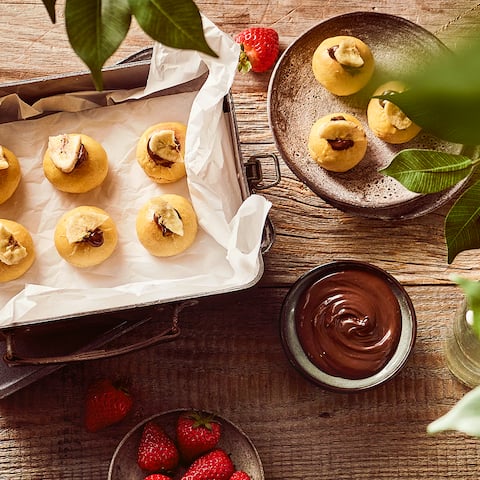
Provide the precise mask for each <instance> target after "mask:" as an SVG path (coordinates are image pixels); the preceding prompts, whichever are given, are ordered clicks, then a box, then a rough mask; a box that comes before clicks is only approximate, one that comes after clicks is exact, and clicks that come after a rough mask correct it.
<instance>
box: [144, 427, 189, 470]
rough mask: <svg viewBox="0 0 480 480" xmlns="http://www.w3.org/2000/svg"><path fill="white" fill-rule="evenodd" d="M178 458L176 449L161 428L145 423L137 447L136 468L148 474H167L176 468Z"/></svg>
mask: <svg viewBox="0 0 480 480" xmlns="http://www.w3.org/2000/svg"><path fill="white" fill-rule="evenodd" d="M179 457H180V455H179V453H178V450H177V447H176V446H175V444H174V443H173V440H172V439H171V438H170V437H169V436H168V435H167V434H166V433H165V432H164V430H163V428H162V427H160V425H157V424H156V423H154V422H147V423H146V424H145V426H144V427H143V432H142V437H141V439H140V445H139V447H138V455H137V463H138V466H139V467H140V468H141V469H142V470H146V471H148V472H155V471H158V470H161V471H165V472H168V471H171V470H174V469H175V468H176V467H177V465H178V462H179Z"/></svg>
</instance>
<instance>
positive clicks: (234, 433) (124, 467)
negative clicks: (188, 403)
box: [108, 409, 265, 480]
mask: <svg viewBox="0 0 480 480" xmlns="http://www.w3.org/2000/svg"><path fill="white" fill-rule="evenodd" d="M185 411H191V409H179V410H170V411H168V412H164V413H159V414H157V415H153V416H151V417H149V418H146V419H145V420H143V421H142V422H140V423H139V424H138V425H136V426H135V427H134V428H133V429H132V430H130V432H128V433H127V434H126V435H125V437H124V438H123V439H122V441H121V442H120V443H119V445H118V447H117V448H116V450H115V452H114V454H113V457H112V461H111V462H110V468H109V471H108V480H125V479H127V478H128V480H143V479H144V478H145V477H146V476H147V473H145V472H144V471H142V470H141V469H140V467H139V466H138V465H137V451H138V446H139V444H140V438H141V436H142V432H143V427H144V426H145V424H146V423H147V422H149V421H154V422H156V423H157V424H158V425H160V426H161V427H163V428H164V430H165V432H166V433H167V434H168V435H169V436H170V438H172V439H175V426H176V422H177V418H178V417H179V415H180V414H182V413H183V412H185ZM204 413H210V412H204ZM215 418H216V419H217V421H219V422H220V424H221V425H222V436H221V438H220V441H219V443H218V446H219V447H220V448H223V449H224V450H225V451H226V452H227V453H228V454H229V455H230V456H231V458H232V461H233V463H234V465H235V468H236V469H237V470H243V471H245V472H247V473H248V474H249V475H250V478H251V479H252V480H265V476H264V472H263V466H262V462H261V461H260V457H259V455H258V452H257V450H256V448H255V446H254V445H253V443H252V442H251V441H250V439H249V438H248V437H247V435H245V433H244V432H243V431H242V430H241V429H240V428H239V427H237V426H236V425H234V424H233V423H231V422H230V421H228V420H226V419H224V418H222V417H220V416H218V415H216V414H215ZM183 473H185V468H183V469H182V468H179V469H178V472H177V474H176V475H175V476H174V477H172V479H173V480H175V479H180V478H181V476H182V475H183Z"/></svg>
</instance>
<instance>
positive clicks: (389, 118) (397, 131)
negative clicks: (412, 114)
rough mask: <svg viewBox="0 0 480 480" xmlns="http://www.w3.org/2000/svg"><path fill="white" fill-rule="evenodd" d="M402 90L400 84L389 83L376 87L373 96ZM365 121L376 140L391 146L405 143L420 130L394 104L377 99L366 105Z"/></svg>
mask: <svg viewBox="0 0 480 480" xmlns="http://www.w3.org/2000/svg"><path fill="white" fill-rule="evenodd" d="M404 90H405V85H404V84H403V83H402V82H399V81H391V82H387V83H384V84H383V85H381V86H380V87H378V88H377V89H376V90H375V92H374V94H373V95H382V94H385V93H389V92H398V93H400V92H403V91H404ZM367 121H368V126H369V127H370V129H371V130H372V132H373V133H374V134H375V135H376V136H377V137H378V138H380V139H381V140H383V141H385V142H388V143H393V144H400V143H406V142H408V141H410V140H411V139H412V138H413V137H415V136H416V135H417V134H418V133H419V132H420V130H421V128H420V127H419V126H418V125H417V124H415V123H413V122H412V121H411V120H410V119H409V118H408V117H407V116H406V115H405V114H404V113H403V112H402V110H401V109H400V108H399V107H397V106H396V105H395V104H394V103H392V102H389V101H388V100H381V99H378V98H372V99H371V100H370V101H369V103H368V107H367Z"/></svg>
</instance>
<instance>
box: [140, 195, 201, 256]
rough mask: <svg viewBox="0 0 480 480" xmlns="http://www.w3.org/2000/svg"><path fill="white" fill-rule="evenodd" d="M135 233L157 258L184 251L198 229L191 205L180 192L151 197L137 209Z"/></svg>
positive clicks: (192, 240) (190, 243)
mask: <svg viewBox="0 0 480 480" xmlns="http://www.w3.org/2000/svg"><path fill="white" fill-rule="evenodd" d="M136 229H137V236H138V239H139V240H140V243H141V244H142V245H143V246H144V247H145V249H146V250H147V251H148V252H149V253H150V254H152V255H154V256H156V257H171V256H173V255H177V254H179V253H181V252H183V251H184V250H186V249H187V248H188V247H190V245H192V243H193V242H194V240H195V237H196V236H197V231H198V224H197V216H196V214H195V211H194V209H193V206H192V204H191V203H190V202H189V201H188V200H187V199H186V198H185V197H182V196H180V195H175V194H165V195H161V196H159V197H155V198H152V199H150V200H149V201H148V202H147V203H145V204H144V205H143V206H142V208H141V209H140V210H139V212H138V215H137V222H136Z"/></svg>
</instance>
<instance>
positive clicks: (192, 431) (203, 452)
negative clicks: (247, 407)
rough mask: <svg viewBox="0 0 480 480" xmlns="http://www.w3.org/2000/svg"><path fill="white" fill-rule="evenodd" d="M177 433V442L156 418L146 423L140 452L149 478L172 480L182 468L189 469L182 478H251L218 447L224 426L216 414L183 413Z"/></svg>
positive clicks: (186, 479)
mask: <svg viewBox="0 0 480 480" xmlns="http://www.w3.org/2000/svg"><path fill="white" fill-rule="evenodd" d="M175 434H176V440H175V441H174V440H173V439H172V438H171V437H170V436H169V435H168V434H167V433H166V432H165V430H164V429H163V428H162V426H161V425H159V424H158V423H156V422H155V421H154V420H151V421H148V422H147V423H146V424H145V426H144V428H143V431H142V436H141V439H140V443H139V446H138V453H137V463H138V466H139V467H140V468H141V469H142V470H143V471H144V472H146V474H147V476H146V477H145V480H172V477H171V475H175V474H177V473H178V470H179V469H180V467H184V468H186V472H185V473H184V474H183V475H182V477H181V480H251V479H250V477H249V475H248V474H247V473H246V472H243V471H241V470H236V468H235V465H234V463H233V461H232V459H231V458H230V456H229V455H228V453H227V452H225V451H224V450H223V449H222V448H220V447H219V446H218V442H219V440H220V437H221V435H222V426H221V424H220V423H219V422H218V421H216V420H215V419H214V418H213V417H212V416H210V415H205V414H203V413H201V412H195V411H192V412H183V413H181V414H179V417H178V419H177V422H176V427H175ZM153 472H155V473H153Z"/></svg>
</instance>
